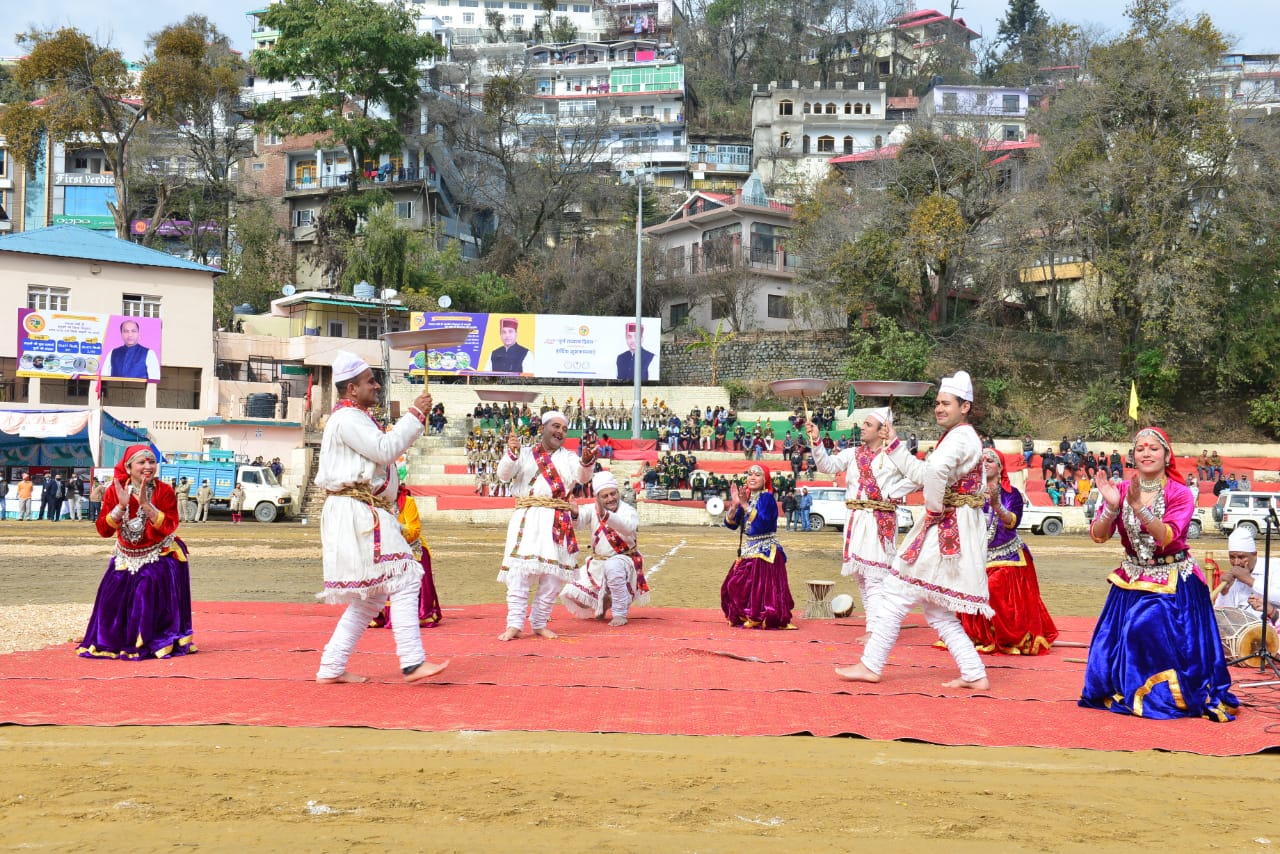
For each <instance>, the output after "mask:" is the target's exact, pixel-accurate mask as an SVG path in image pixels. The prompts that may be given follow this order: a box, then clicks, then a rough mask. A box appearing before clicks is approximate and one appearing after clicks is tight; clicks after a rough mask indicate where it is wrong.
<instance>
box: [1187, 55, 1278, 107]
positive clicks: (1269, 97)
mask: <svg viewBox="0 0 1280 854" xmlns="http://www.w3.org/2000/svg"><path fill="white" fill-rule="evenodd" d="M1202 85H1203V86H1204V87H1205V89H1206V91H1208V92H1209V93H1210V94H1212V95H1214V96H1215V97H1218V98H1222V99H1224V100H1226V101H1227V102H1228V103H1229V104H1230V105H1231V109H1232V110H1233V111H1235V112H1237V113H1240V114H1243V115H1245V116H1248V117H1258V116H1270V115H1272V114H1273V113H1275V112H1280V54H1275V53H1265V54H1255V53H1229V54H1226V55H1224V56H1222V57H1221V58H1220V59H1219V60H1218V66H1217V68H1215V69H1213V71H1211V72H1210V73H1209V74H1208V75H1207V77H1206V79H1205V80H1204V81H1203V83H1202Z"/></svg>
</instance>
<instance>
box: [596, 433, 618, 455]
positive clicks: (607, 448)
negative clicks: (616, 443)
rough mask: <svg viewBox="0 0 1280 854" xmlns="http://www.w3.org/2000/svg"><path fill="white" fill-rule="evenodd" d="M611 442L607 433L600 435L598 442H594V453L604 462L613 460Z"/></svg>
mask: <svg viewBox="0 0 1280 854" xmlns="http://www.w3.org/2000/svg"><path fill="white" fill-rule="evenodd" d="M613 450H614V449H613V440H612V439H610V438H609V434H608V433H601V434H600V440H599V441H598V442H596V451H597V452H598V453H599V454H600V456H601V457H603V458H604V459H606V460H611V459H613Z"/></svg>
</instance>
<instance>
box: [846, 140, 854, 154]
mask: <svg viewBox="0 0 1280 854" xmlns="http://www.w3.org/2000/svg"><path fill="white" fill-rule="evenodd" d="M844 153H845V154H853V137H851V136H846V137H845V138H844Z"/></svg>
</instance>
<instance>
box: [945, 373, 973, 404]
mask: <svg viewBox="0 0 1280 854" xmlns="http://www.w3.org/2000/svg"><path fill="white" fill-rule="evenodd" d="M938 391H940V392H943V391H945V392H946V393H947V394H952V395H955V396H956V397H958V398H960V399H961V400H967V401H969V402H970V403H973V380H971V379H969V374H968V373H967V372H965V371H956V372H955V374H953V375H952V376H949V377H943V378H942V385H940V386H939V387H938Z"/></svg>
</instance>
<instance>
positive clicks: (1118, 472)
mask: <svg viewBox="0 0 1280 854" xmlns="http://www.w3.org/2000/svg"><path fill="white" fill-rule="evenodd" d="M1107 473H1108V474H1110V475H1111V477H1112V479H1115V478H1121V477H1124V461H1123V460H1122V459H1121V457H1120V452H1119V451H1117V450H1116V449H1114V448H1112V449H1111V456H1110V457H1109V458H1108V460H1107Z"/></svg>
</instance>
